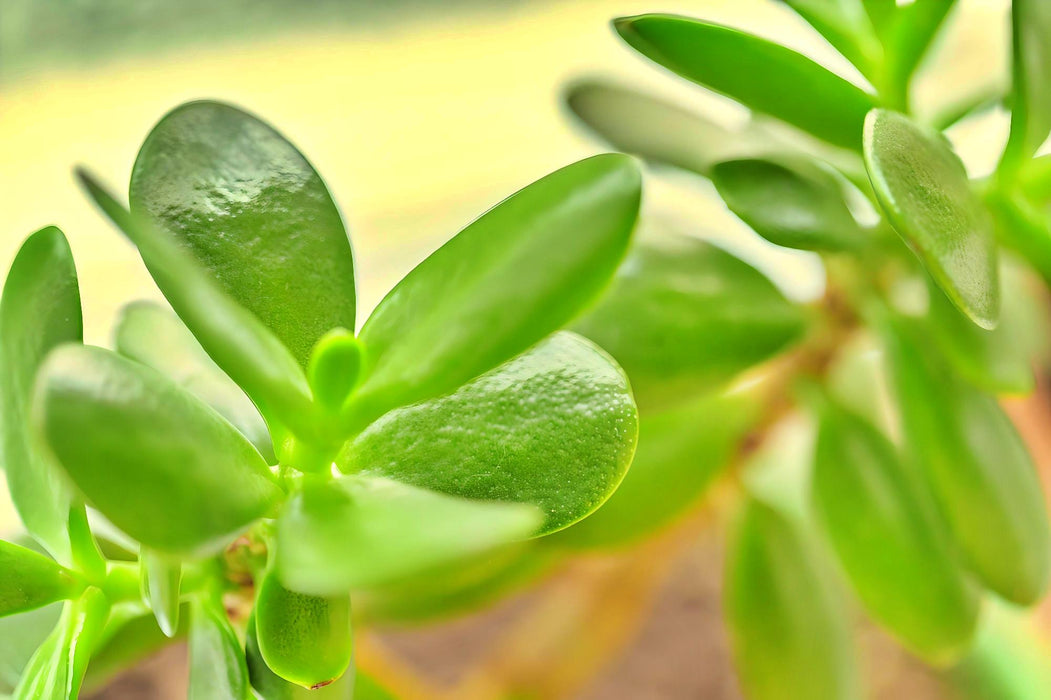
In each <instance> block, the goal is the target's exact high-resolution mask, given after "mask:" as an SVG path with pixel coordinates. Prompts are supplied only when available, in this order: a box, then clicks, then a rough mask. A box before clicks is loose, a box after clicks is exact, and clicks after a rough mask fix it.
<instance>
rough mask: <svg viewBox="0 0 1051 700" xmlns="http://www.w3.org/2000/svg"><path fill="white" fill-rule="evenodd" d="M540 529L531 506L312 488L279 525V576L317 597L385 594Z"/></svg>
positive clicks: (386, 490) (371, 483) (360, 487)
mask: <svg viewBox="0 0 1051 700" xmlns="http://www.w3.org/2000/svg"><path fill="white" fill-rule="evenodd" d="M417 435H418V436H419V438H420V439H423V438H424V436H427V435H430V437H434V436H433V434H429V433H426V432H424V433H418V434H417ZM436 468H437V467H436ZM541 523H542V516H541V514H540V513H539V512H538V511H537V509H536V508H534V507H533V506H531V505H527V504H522V503H493V502H481V501H469V500H465V499H461V498H453V497H450V496H446V495H444V494H440V493H433V492H431V491H426V490H424V489H420V488H415V487H412V486H407V485H405V484H399V483H397V482H395V481H390V480H387V479H367V478H362V477H358V476H349V477H344V478H342V479H337V480H335V481H332V482H329V483H326V484H321V485H307V486H306V487H305V488H304V489H303V490H302V491H300V492H299V493H297V494H296V495H295V496H293V497H292V498H291V500H290V501H289V503H288V506H287V507H286V509H285V512H284V513H283V514H282V515H281V518H280V519H279V520H278V525H277V567H278V573H279V575H280V576H281V580H282V581H283V582H284V584H285V585H286V586H288V587H289V588H291V589H293V590H295V591H301V592H304V593H311V594H315V595H335V594H338V593H345V592H347V591H348V590H352V589H369V588H379V587H383V586H385V585H388V584H390V583H393V582H397V581H399V580H401V579H405V578H407V577H409V576H412V575H414V574H421V573H424V572H426V571H427V570H428V569H430V568H432V567H436V566H439V565H442V564H444V563H447V562H450V561H454V560H457V559H459V558H462V557H464V556H466V555H469V554H472V553H476V552H479V551H484V550H487V549H490V548H492V547H496V546H497V545H501V544H504V543H506V542H510V541H515V540H521V539H525V538H527V537H529V536H531V535H532V534H533V533H534V532H535V531H536V530H537V528H538V527H539V526H540V524H541Z"/></svg>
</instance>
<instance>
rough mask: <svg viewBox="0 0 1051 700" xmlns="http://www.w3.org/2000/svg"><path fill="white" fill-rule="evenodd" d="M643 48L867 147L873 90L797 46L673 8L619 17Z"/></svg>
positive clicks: (726, 90) (706, 81) (816, 129)
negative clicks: (863, 142) (688, 15)
mask: <svg viewBox="0 0 1051 700" xmlns="http://www.w3.org/2000/svg"><path fill="white" fill-rule="evenodd" d="M614 26H615V27H616V29H617V32H618V33H619V34H620V35H621V37H622V38H623V39H624V40H625V41H626V42H628V44H630V45H631V46H632V48H634V49H635V50H637V51H638V52H640V53H641V54H643V55H644V56H646V57H647V58H649V59H651V60H653V61H656V62H657V63H659V64H661V65H662V66H664V67H666V68H668V69H670V70H672V71H674V72H676V73H678V74H679V75H681V76H683V77H684V78H687V79H689V80H692V81H693V82H695V83H697V84H699V85H703V86H704V87H707V88H709V89H710V90H714V91H715V92H718V93H721V94H724V95H726V96H728V97H731V98H733V99H734V100H737V101H738V102H740V103H742V104H743V105H744V106H746V107H748V108H750V109H753V110H755V111H756V112H762V113H764V114H769V115H770V116H772V117H776V118H778V119H781V120H782V121H785V122H787V123H789V124H792V125H793V126H796V127H798V128H800V129H802V130H803V131H806V132H808V133H811V134H813V135H814V136H817V137H819V138H822V139H824V140H826V141H828V142H829V143H831V144H834V145H836V146H842V147H844V148H849V149H851V150H854V151H860V150H861V134H862V126H863V125H864V122H865V113H866V112H868V111H869V110H870V109H872V108H873V107H874V106H875V102H874V99H873V97H872V96H871V95H869V94H868V93H866V92H865V91H863V90H861V89H860V88H858V87H857V86H855V85H853V84H852V83H849V82H847V81H846V80H844V79H843V78H841V77H839V76H838V75H836V74H835V73H832V72H831V71H829V70H828V69H826V68H823V67H822V66H820V65H818V64H817V63H814V62H813V61H812V60H810V59H809V58H807V57H806V56H803V55H802V54H799V53H796V52H795V51H792V50H791V49H788V48H785V47H784V46H781V45H779V44H775V43H773V42H771V41H767V40H766V39H761V38H759V37H757V36H754V35H752V34H748V33H746V32H742V31H740V30H737V29H731V28H730V27H724V26H721V25H718V24H712V23H710V22H704V21H701V20H694V19H689V18H686V17H677V16H674V15H658V14H654V15H639V16H637V17H625V18H622V19H618V20H616V21H615V22H614Z"/></svg>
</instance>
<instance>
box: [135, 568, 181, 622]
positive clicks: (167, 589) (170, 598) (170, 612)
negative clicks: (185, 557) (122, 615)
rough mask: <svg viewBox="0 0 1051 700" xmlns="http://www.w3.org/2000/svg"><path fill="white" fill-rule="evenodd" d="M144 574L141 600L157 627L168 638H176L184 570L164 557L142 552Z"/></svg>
mask: <svg viewBox="0 0 1051 700" xmlns="http://www.w3.org/2000/svg"><path fill="white" fill-rule="evenodd" d="M139 566H140V567H141V571H142V599H143V602H144V603H146V605H148V606H149V608H150V610H152V611H153V616H154V617H155V618H157V626H158V627H160V628H161V632H163V633H164V636H166V637H174V636H175V633H176V631H177V630H178V629H179V589H180V586H181V583H182V566H181V565H180V564H179V562H178V561H173V560H169V559H168V558H167V557H165V556H164V555H163V554H159V553H157V552H151V551H150V550H148V549H143V550H142V552H141V553H140V554H139Z"/></svg>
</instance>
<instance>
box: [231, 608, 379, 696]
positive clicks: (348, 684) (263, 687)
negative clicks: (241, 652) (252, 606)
mask: <svg viewBox="0 0 1051 700" xmlns="http://www.w3.org/2000/svg"><path fill="white" fill-rule="evenodd" d="M245 657H246V660H247V662H248V677H249V679H250V680H251V682H252V688H253V689H254V690H255V693H256V695H258V696H259V698H260V699H261V700H362V698H363V697H366V698H367V697H368V696H367V695H364V694H363V693H361V692H359V691H360V690H361V688H360V687H356V686H359V678H358V677H360V675H361V673H360V671H359V672H357V673H355V669H354V665H353V663H351V666H350V668H348V669H347V672H346V673H344V674H343V675H342V676H340V678H339V680H337V681H335V682H333V683H329V684H328V685H326V686H322V687H321V688H304V687H302V686H300V685H296V684H295V683H289V682H288V681H286V680H285V679H284V678H281V677H280V676H278V675H277V674H276V673H274V672H273V671H271V670H270V667H269V666H267V665H266V661H264V660H263V655H262V653H261V652H260V651H259V639H258V637H257V636H256V623H255V616H252V617H250V618H249V619H248V630H247V632H246V633H245Z"/></svg>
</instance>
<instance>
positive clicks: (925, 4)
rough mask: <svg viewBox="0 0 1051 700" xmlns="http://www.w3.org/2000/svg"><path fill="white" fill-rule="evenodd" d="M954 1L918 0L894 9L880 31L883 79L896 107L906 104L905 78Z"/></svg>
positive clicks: (907, 85) (919, 60) (917, 64)
mask: <svg viewBox="0 0 1051 700" xmlns="http://www.w3.org/2000/svg"><path fill="white" fill-rule="evenodd" d="M955 3H956V0H920V1H919V2H910V3H908V4H902V5H899V6H898V7H896V8H894V11H893V13H892V15H891V17H890V21H889V23H888V24H887V26H886V27H885V29H884V32H883V46H884V56H885V57H886V65H885V67H884V69H883V70H884V81H885V87H886V89H887V90H893V91H894V92H896V93H898V94H897V95H892V98H893V99H897V100H899V103H898V104H897V106H898V107H900V108H902V109H905V108H906V107H907V106H908V87H909V81H910V80H911V78H912V75H913V73H915V72H916V68H917V67H918V66H919V65H920V62H921V61H922V60H923V57H924V55H926V53H927V49H928V48H929V47H930V45H931V42H932V41H933V40H934V37H935V35H936V34H937V33H938V29H939V28H940V27H941V26H942V23H943V22H944V21H945V17H946V15H948V14H949V11H950V10H951V9H952V7H953V5H954V4H955Z"/></svg>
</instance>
